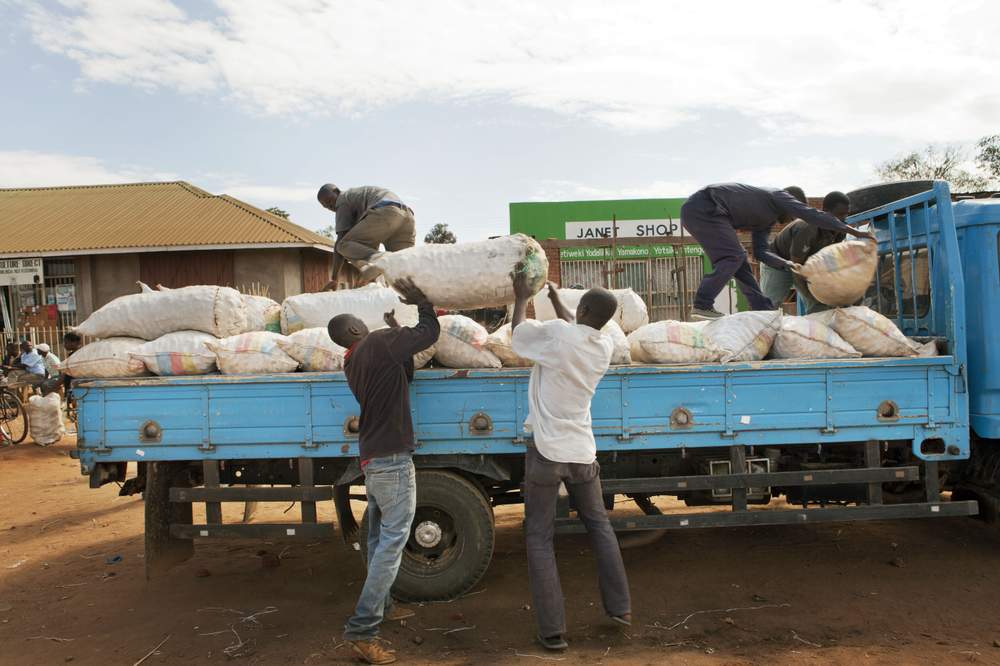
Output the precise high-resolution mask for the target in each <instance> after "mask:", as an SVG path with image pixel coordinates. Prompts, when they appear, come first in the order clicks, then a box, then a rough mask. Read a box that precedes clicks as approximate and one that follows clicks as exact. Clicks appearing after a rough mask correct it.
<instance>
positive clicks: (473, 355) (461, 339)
mask: <svg viewBox="0 0 1000 666" xmlns="http://www.w3.org/2000/svg"><path fill="white" fill-rule="evenodd" d="M438 323H440V324H441V335H440V336H439V337H438V340H437V343H436V344H435V346H434V358H435V359H437V361H438V363H440V364H441V365H443V366H445V367H446V368H499V367H501V365H502V364H501V363H500V359H498V358H497V357H496V355H495V354H494V353H493V352H491V351H489V350H487V349H483V345H485V344H486V339H487V338H488V337H489V335H488V334H487V333H486V329H485V328H483V327H482V326H480V325H479V324H477V323H476V322H475V321H473V320H472V319H469V318H468V317H466V316H464V315H444V316H441V317H438Z"/></svg>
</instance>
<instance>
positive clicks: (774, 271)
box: [760, 192, 851, 314]
mask: <svg viewBox="0 0 1000 666" xmlns="http://www.w3.org/2000/svg"><path fill="white" fill-rule="evenodd" d="M850 209H851V200H850V199H848V198H847V195H846V194H844V193H843V192H830V193H829V194H827V195H826V197H824V198H823V212H825V213H829V214H830V215H833V216H834V217H835V218H837V219H838V220H840V221H841V222H843V221H844V220H845V219H846V218H847V213H848V211H850ZM844 238H846V234H844V233H843V232H840V231H836V230H830V229H823V228H820V227H817V226H815V225H812V224H807V223H806V222H805V221H803V220H795V221H794V222H792V223H791V224H789V225H788V226H787V227H785V228H784V229H782V230H781V231H780V232H778V234H777V235H776V236H775V237H774V240H772V241H771V247H770V251H771V254H774V255H777V256H778V257H781V258H782V259H784V260H785V261H790V262H792V263H793V264H797V265H799V266H801V265H802V264H804V263H806V260H807V259H809V257H811V256H813V255H814V254H816V253H817V252H819V251H820V250H822V249H823V248H824V247H826V246H827V245H833V244H834V243H839V242H841V241H842V240H844ZM793 285H794V286H795V291H796V292H797V293H798V295H799V296H801V297H802V300H803V302H804V303H805V307H806V314H810V313H813V312H820V311H822V310H826V309H827V306H825V305H823V304H822V303H820V302H818V301H817V300H816V299H815V298H813V295H812V293H810V291H809V285H808V283H807V282H806V280H805V278H802V277H800V276H798V275H796V274H795V273H793V272H792V270H791V267H786V268H775V267H773V266H770V265H768V264H766V263H764V262H761V264H760V289H761V291H762V292H764V295H765V296H767V297H768V298H769V299H771V302H773V303H774V305H775V306H776V307H781V304H782V303H784V302H785V300H787V299H788V296H789V295H790V294H791V292H792V286H793Z"/></svg>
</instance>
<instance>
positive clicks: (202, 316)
mask: <svg viewBox="0 0 1000 666" xmlns="http://www.w3.org/2000/svg"><path fill="white" fill-rule="evenodd" d="M246 323H247V313H246V306H244V304H243V297H242V295H241V294H240V292H238V291H236V290H235V289H232V288H230V287H214V286H198V287H182V288H180V289H171V290H169V291H155V292H146V293H141V294H129V295H127V296H120V297H118V298H116V299H115V300H113V301H111V302H110V303H108V304H107V305H104V306H103V307H101V308H100V309H98V310H97V311H96V312H94V313H93V314H92V315H90V316H89V317H87V319H86V320H85V321H84V322H83V323H82V324H80V325H79V326H77V327H76V328H75V329H74V330H75V331H76V332H77V333H79V334H80V335H85V336H88V337H93V338H110V337H114V336H128V337H133V338H143V339H144V340H155V339H156V338H158V337H160V336H162V335H166V334H167V333H173V332H175V331H202V332H204V333H210V334H212V335H214V336H215V337H219V338H221V337H225V336H228V335H234V334H236V333H240V332H241V331H243V330H244V329H245V328H246Z"/></svg>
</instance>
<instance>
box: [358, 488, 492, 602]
mask: <svg viewBox="0 0 1000 666" xmlns="http://www.w3.org/2000/svg"><path fill="white" fill-rule="evenodd" d="M367 534H368V512H367V511H366V512H365V517H364V519H363V520H362V522H361V538H360V539H359V541H360V542H361V547H362V549H363V550H366V549H367ZM493 537H494V534H493V507H492V506H491V505H490V502H489V500H488V499H487V498H486V496H485V495H484V494H483V493H482V491H481V490H480V489H479V488H477V487H476V485H475V484H473V483H472V482H470V481H469V480H467V479H465V478H463V477H462V476H460V475H458V474H456V473H454V472H447V471H444V470H436V469H425V470H417V511H416V515H415V517H414V519H413V525H412V527H411V528H410V540H409V541H408V542H407V544H406V549H405V550H404V551H403V561H402V563H401V564H400V566H399V575H398V576H396V583H395V585H393V587H392V596H393V598H395V599H399V600H400V601H408V602H418V601H445V600H448V599H454V598H455V597H459V596H461V595H463V594H465V593H466V592H468V591H469V590H470V589H472V586H473V585H475V584H476V583H478V582H479V579H480V578H482V577H483V574H484V573H486V569H487V567H489V565H490V561H491V560H492V559H493ZM365 559H366V560H367V553H365Z"/></svg>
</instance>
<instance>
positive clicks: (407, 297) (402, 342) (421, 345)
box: [390, 278, 441, 363]
mask: <svg viewBox="0 0 1000 666" xmlns="http://www.w3.org/2000/svg"><path fill="white" fill-rule="evenodd" d="M392 286H393V289H395V290H396V291H398V292H399V294H400V296H402V297H403V303H406V304H407V305H416V306H417V313H418V314H419V317H420V318H419V320H418V321H417V325H416V326H411V327H406V326H404V327H400V328H399V329H398V330H399V334H398V335H397V336H396V339H395V341H394V342H393V343H392V346H391V347H390V353H392V355H393V358H394V359H395V360H396V361H397V362H399V363H402V362H403V361H404V360H405V359H407V358H409V357H411V356H413V355H414V354H416V353H417V352H422V351H423V350H425V349H427V348H428V347H430V346H431V345H433V344H434V343H435V342H437V339H438V336H439V335H440V334H441V325H440V324H439V323H438V319H437V313H435V312H434V305H433V304H432V303H431V302H430V301H429V300H427V297H426V296H425V295H424V292H422V291H421V290H420V289H419V288H418V287H417V286H416V285H415V284H413V281H412V280H409V279H405V278H404V279H402V280H400V281H399V282H397V283H396V284H394V285H392Z"/></svg>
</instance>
